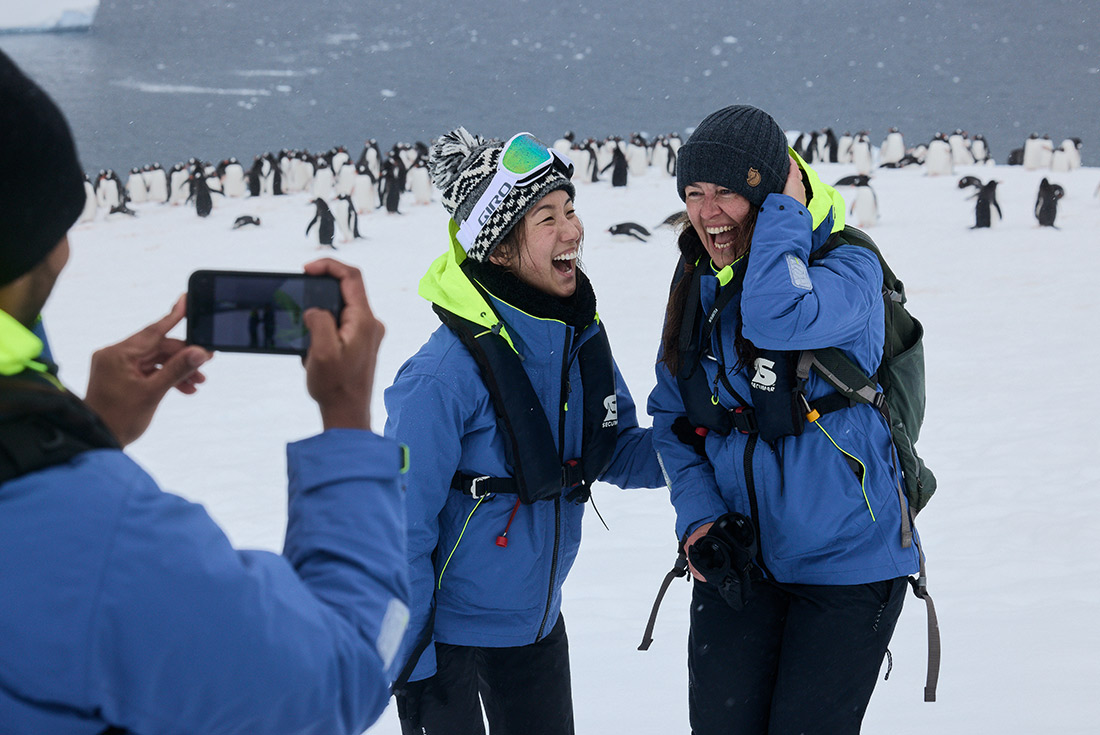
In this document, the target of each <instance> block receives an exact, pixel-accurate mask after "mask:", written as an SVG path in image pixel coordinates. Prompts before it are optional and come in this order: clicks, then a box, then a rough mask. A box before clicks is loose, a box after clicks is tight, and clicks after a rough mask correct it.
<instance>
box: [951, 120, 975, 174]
mask: <svg viewBox="0 0 1100 735" xmlns="http://www.w3.org/2000/svg"><path fill="white" fill-rule="evenodd" d="M947 143H948V145H950V146H951V162H952V163H953V164H954V165H956V166H972V165H974V154H973V153H971V152H970V139H969V138H968V137H967V135H966V132H965V131H963V130H959V129H958V128H956V129H955V132H954V133H952V134H951V135H950V136H948V138H947Z"/></svg>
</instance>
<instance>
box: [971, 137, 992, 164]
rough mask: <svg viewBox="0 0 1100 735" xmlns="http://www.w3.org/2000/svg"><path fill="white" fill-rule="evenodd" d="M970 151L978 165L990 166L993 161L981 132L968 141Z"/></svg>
mask: <svg viewBox="0 0 1100 735" xmlns="http://www.w3.org/2000/svg"><path fill="white" fill-rule="evenodd" d="M970 153H971V155H973V156H974V163H976V164H978V165H979V166H992V165H993V163H994V161H993V156H992V155H990V153H989V144H988V143H987V142H986V140H985V136H984V135H982V134H981V133H978V134H977V135H975V136H974V138H973V139H972V140H971V141H970Z"/></svg>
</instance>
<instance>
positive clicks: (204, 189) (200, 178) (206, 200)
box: [187, 166, 221, 217]
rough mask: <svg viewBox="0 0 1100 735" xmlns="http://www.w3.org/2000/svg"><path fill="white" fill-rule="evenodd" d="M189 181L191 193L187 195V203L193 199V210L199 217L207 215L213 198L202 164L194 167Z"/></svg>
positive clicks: (211, 206)
mask: <svg viewBox="0 0 1100 735" xmlns="http://www.w3.org/2000/svg"><path fill="white" fill-rule="evenodd" d="M189 181H190V184H191V193H190V194H189V195H188V197H187V201H188V203H190V202H191V201H192V200H193V201H194V202H195V212H196V213H197V214H198V215H199V216H200V217H209V216H210V211H211V210H212V209H213V208H214V198H213V197H212V196H211V193H212V191H211V189H210V185H209V184H208V183H207V181H206V171H205V170H204V169H203V167H202V166H198V167H196V169H195V171H194V173H192V174H191V178H190V179H189ZM219 193H221V192H219Z"/></svg>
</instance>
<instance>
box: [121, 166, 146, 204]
mask: <svg viewBox="0 0 1100 735" xmlns="http://www.w3.org/2000/svg"><path fill="white" fill-rule="evenodd" d="M148 198H149V191H148V189H147V188H146V186H145V176H144V175H142V173H141V169H140V168H138V167H136V166H135V167H134V168H132V169H130V174H129V176H127V177H126V199H127V200H129V201H131V202H133V203H134V204H143V203H144V202H145V201H146V199H148Z"/></svg>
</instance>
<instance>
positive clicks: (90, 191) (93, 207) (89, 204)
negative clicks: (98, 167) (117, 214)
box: [79, 174, 99, 222]
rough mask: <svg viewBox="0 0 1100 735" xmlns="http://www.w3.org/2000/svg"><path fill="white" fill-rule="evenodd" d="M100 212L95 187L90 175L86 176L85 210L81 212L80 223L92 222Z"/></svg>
mask: <svg viewBox="0 0 1100 735" xmlns="http://www.w3.org/2000/svg"><path fill="white" fill-rule="evenodd" d="M97 211H99V202H98V201H97V200H96V195H95V187H94V186H92V182H91V179H89V178H88V174H84V209H83V210H82V211H81V212H80V219H79V221H80V222H91V221H92V220H94V219H95V215H96V212H97Z"/></svg>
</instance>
